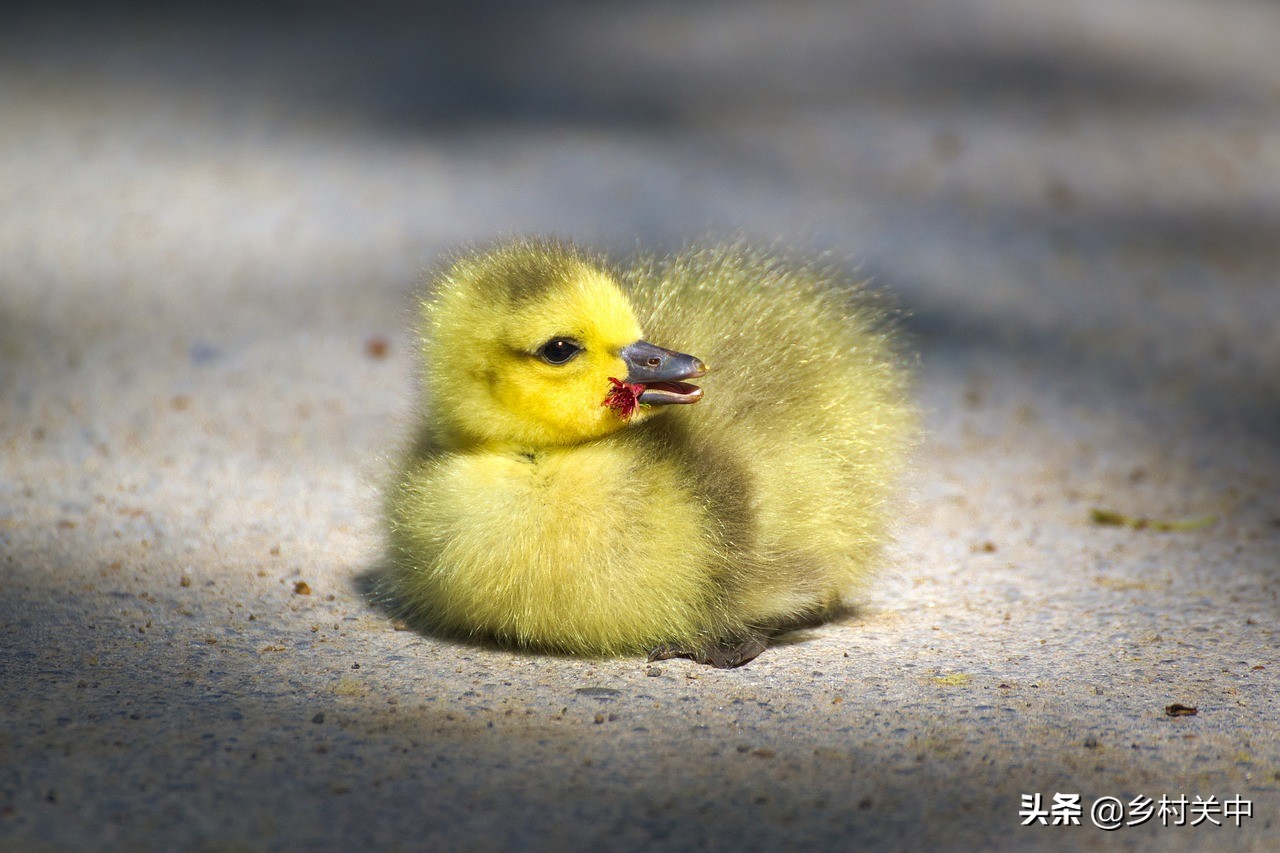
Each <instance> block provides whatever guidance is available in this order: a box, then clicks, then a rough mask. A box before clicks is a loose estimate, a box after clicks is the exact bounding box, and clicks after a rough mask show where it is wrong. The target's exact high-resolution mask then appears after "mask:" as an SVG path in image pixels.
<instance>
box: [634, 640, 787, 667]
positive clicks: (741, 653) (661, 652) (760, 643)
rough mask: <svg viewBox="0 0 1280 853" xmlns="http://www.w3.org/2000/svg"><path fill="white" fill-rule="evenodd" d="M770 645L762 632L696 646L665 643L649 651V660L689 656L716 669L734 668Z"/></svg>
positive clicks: (690, 658)
mask: <svg viewBox="0 0 1280 853" xmlns="http://www.w3.org/2000/svg"><path fill="white" fill-rule="evenodd" d="M768 645H769V643H768V641H767V640H766V639H765V638H764V636H763V635H761V634H755V635H752V636H750V637H748V638H747V639H745V640H724V641H722V642H710V643H706V644H704V645H701V646H697V647H695V648H685V647H684V646H681V645H677V644H675V643H663V644H662V645H660V646H658V647H657V648H655V649H654V650H653V651H651V652H649V660H650V661H658V660H670V659H671V658H688V659H689V660H691V661H694V662H696V663H702V664H706V665H707V666H714V667H715V668H716V669H734V668H736V667H739V666H742V665H744V664H747V663H750V662H751V661H753V660H755V659H756V657H757V656H759V654H760V653H761V652H763V651H764V650H765V649H766V648H767V647H768Z"/></svg>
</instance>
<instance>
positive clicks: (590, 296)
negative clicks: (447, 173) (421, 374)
mask: <svg viewBox="0 0 1280 853" xmlns="http://www.w3.org/2000/svg"><path fill="white" fill-rule="evenodd" d="M423 311H424V319H425V327H426V333H427V334H426V340H425V341H424V347H425V355H426V359H425V365H426V374H427V375H426V381H427V386H428V388H429V391H430V395H431V398H432V400H433V407H432V418H433V421H434V423H435V424H436V425H437V428H438V432H439V433H440V434H441V436H442V437H443V438H444V439H445V440H446V441H447V442H448V443H450V444H454V445H474V444H481V445H492V444H510V445H515V446H519V447H526V448H542V447H561V446H566V445H571V444H577V443H580V442H583V441H589V440H591V439H595V438H600V437H602V436H605V435H608V434H609V433H612V432H614V431H616V430H618V429H621V428H622V427H624V426H626V425H627V424H628V423H634V422H636V421H639V420H642V419H644V418H647V417H649V416H650V415H651V414H652V411H653V408H652V407H656V406H662V405H666V404H677V403H693V402H696V401H697V400H698V399H699V398H700V397H701V396H702V390H701V389H700V388H698V387H696V386H694V385H690V384H688V383H687V382H686V381H685V380H687V379H696V378H697V377H699V376H702V375H703V374H704V373H706V368H705V367H704V366H703V364H702V362H701V361H699V360H698V359H697V358H694V357H693V356H689V355H684V354H682V353H678V352H673V351H671V350H667V349H663V348H661V347H657V346H654V345H652V344H650V343H647V342H646V341H644V340H642V338H643V334H642V331H641V328H640V324H639V323H638V322H637V320H636V317H635V312H634V311H633V310H632V308H631V304H630V302H628V300H627V298H626V296H625V295H624V294H623V292H622V290H621V289H620V288H619V286H618V284H617V282H616V281H615V280H614V278H613V277H612V276H611V275H610V274H609V273H608V272H607V271H606V269H605V268H604V267H603V266H602V265H601V264H599V263H598V262H595V261H593V260H591V259H590V258H588V257H586V256H585V255H583V254H581V253H580V252H579V251H577V250H576V249H574V248H572V247H570V246H566V245H563V244H560V243H543V242H539V243H532V242H520V243H514V244H510V245H507V246H504V247H502V248H499V249H497V250H494V251H491V252H488V253H486V254H481V255H474V256H470V257H466V258H463V259H461V260H459V261H457V262H456V263H454V265H453V266H452V267H451V268H450V269H449V270H448V271H447V272H446V273H445V274H444V275H443V277H442V278H441V280H440V282H439V286H438V288H437V293H436V296H435V298H434V299H431V300H429V301H428V302H426V303H425V304H424V307H423Z"/></svg>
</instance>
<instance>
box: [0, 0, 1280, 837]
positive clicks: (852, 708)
mask: <svg viewBox="0 0 1280 853" xmlns="http://www.w3.org/2000/svg"><path fill="white" fill-rule="evenodd" d="M1277 44H1280V6H1277V5H1276V4H1274V3H1270V2H1263V0H1232V1H1231V2H1227V0H1159V2H1157V0H1068V2H1059V3H1051V4H1048V3H1041V4H1032V3H1019V2H1011V1H1010V0H954V1H953V2H948V3H936V2H923V0H920V2H917V0H898V2H889V0H884V2H823V0H812V2H810V1H809V0H801V2H787V3H782V2H699V3H676V2H653V1H652V0H638V1H637V2H626V3H622V2H612V0H605V1H604V2H595V3H588V2H571V0H563V2H545V3H516V2H494V3H430V2H428V3H409V2H368V3H362V4H345V3H306V4H304V3H296V4H289V3H241V2H231V3H222V4H217V5H210V4H200V3H171V4H152V3H115V4H110V5H105V6H104V5H102V4H88V3H84V4H76V3H50V4H27V7H26V8H22V6H21V4H7V5H6V6H5V7H4V9H3V11H0V439H3V442H4V444H3V447H2V449H0V549H2V552H3V557H2V558H0V559H3V561H4V562H3V564H0V578H3V581H2V582H0V628H2V629H3V632H4V633H3V635H0V636H2V638H0V683H3V690H0V843H5V844H9V845H12V846H13V849H32V846H33V845H36V846H38V845H40V844H44V845H48V846H49V847H51V848H74V847H93V846H99V845H106V846H118V847H122V848H124V847H128V848H131V849H132V848H135V847H138V846H139V845H140V846H143V847H147V846H150V847H154V848H156V849H159V848H167V847H171V846H176V845H179V844H182V845H194V846H197V847H200V846H204V847H209V848H216V849H227V848H233V847H234V848H240V847H243V848H245V849H277V848H285V847H291V846H295V845H301V846H317V847H325V846H333V847H347V846H351V845H354V844H379V845H380V846H387V847H392V848H395V847H407V848H416V847H418V846H419V843H424V844H427V843H429V844H431V845H436V846H440V847H441V849H449V848H452V849H486V848H491V847H505V846H518V847H531V848H547V849H550V848H552V847H561V848H563V847H568V848H584V849H585V848H586V847H591V846H598V845H601V844H604V845H606V846H613V847H616V848H619V849H630V848H641V847H646V848H647V847H652V846H658V847H665V848H672V849H682V848H687V847H695V846H701V847H707V848H713V849H728V848H729V847H734V846H739V847H741V846H745V847H748V848H752V847H754V848H760V849H766V848H771V847H772V848H776V847H779V846H783V847H785V846H795V847H813V848H837V847H838V848H840V849H848V848H849V847H851V846H854V845H855V844H871V845H876V844H879V845H885V846H911V845H915V844H921V843H946V844H955V845H959V846H965V847H975V848H978V847H981V848H989V847H993V846H1015V847H1022V846H1041V845H1045V846H1048V845H1049V844H1051V843H1052V844H1054V845H1057V844H1060V843H1063V841H1062V839H1063V838H1067V843H1069V844H1080V845H1092V844H1096V843H1101V842H1103V841H1107V842H1123V841H1124V840H1125V839H1126V838H1127V839H1129V842H1130V843H1132V839H1134V838H1135V837H1140V838H1142V839H1144V840H1145V841H1147V842H1151V841H1158V843H1160V844H1161V845H1162V846H1169V847H1170V848H1171V849H1178V848H1179V847H1184V848H1185V849H1205V848H1206V847H1215V846H1224V847H1226V846H1230V847H1232V848H1233V849H1243V848H1249V847H1255V848H1256V849H1265V845H1266V844H1267V843H1268V842H1267V839H1268V837H1272V838H1273V836H1269V833H1273V832H1274V820H1276V819H1277V806H1280V739H1278V735H1280V728H1278V727H1277V724H1276V723H1275V720H1274V715H1273V713H1270V712H1269V711H1268V710H1267V709H1268V708H1270V707H1271V703H1272V702H1273V697H1274V695H1275V694H1276V691H1277V689H1280V684H1278V683H1277V681H1276V675H1275V673H1276V672H1277V670H1278V669H1280V661H1278V660H1276V659H1275V650H1276V648H1277V641H1278V639H1280V637H1278V635H1277V627H1278V623H1280V615H1278V608H1280V605H1278V603H1277V602H1278V598H1277V596H1278V595H1280V446H1278V445H1280V53H1277V50H1276V45H1277ZM510 234H530V235H534V234H554V235H558V236H561V237H566V238H570V239H573V240H575V241H578V242H580V243H583V244H584V245H588V246H591V247H594V248H598V249H601V250H604V251H607V252H610V253H612V254H614V255H615V256H617V257H619V258H625V257H626V255H627V254H628V253H631V252H634V251H635V250H636V249H637V248H640V247H642V248H644V249H646V250H664V249H675V248H678V247H681V246H683V245H685V244H686V243H688V242H690V241H694V240H705V239H716V238H721V237H736V236H742V237H746V238H747V239H750V240H753V241H757V242H762V243H765V244H776V245H781V246H787V247H790V248H795V249H799V250H801V251H806V252H810V253H813V254H826V256H827V257H828V258H829V259H830V260H832V261H833V262H835V263H837V264H839V265H842V266H844V267H846V268H848V269H849V270H850V271H851V272H855V273H856V274H858V275H860V276H863V277H869V278H870V279H871V280H872V281H873V284H874V285H875V286H878V287H883V288H886V289H889V290H891V291H892V292H894V293H895V294H896V296H897V299H898V302H899V303H900V304H901V305H902V306H903V308H904V310H905V311H906V312H907V314H908V317H907V319H906V321H905V325H906V327H907V329H908V331H909V332H910V334H911V335H912V337H913V340H914V342H915V345H916V347H917V349H918V350H919V352H920V369H919V380H918V395H919V398H920V401H921V405H922V408H923V409H924V411H925V415H926V421H927V427H928V432H929V437H928V439H927V440H926V442H925V443H924V446H922V448H921V450H920V453H919V459H918V464H917V471H916V473H915V475H914V476H913V479H912V481H911V483H910V484H909V501H908V503H909V506H910V509H909V510H908V511H907V512H906V514H905V517H904V520H903V523H902V525H901V529H900V531H899V536H898V544H897V546H896V548H895V551H894V554H893V559H892V561H891V563H892V565H891V567H890V569H889V570H888V571H887V573H886V577H885V579H884V581H883V583H882V584H881V585H880V587H879V588H878V589H877V590H876V591H875V592H874V593H873V595H872V600H871V601H870V602H869V603H868V604H867V605H866V607H865V609H864V610H863V611H862V612H861V613H860V615H859V616H858V617H857V618H854V619H852V620H848V621H845V622H842V623H839V624H836V625H831V626H825V627H823V628H820V629H817V630H816V631H813V632H809V633H807V634H805V635H803V636H800V637H798V638H797V639H796V641H795V642H794V643H793V644H790V645H787V646H785V647H784V648H782V649H780V650H778V651H777V652H775V653H771V654H769V655H767V656H766V657H765V658H762V659H761V660H760V661H759V662H758V663H757V664H753V665H752V666H751V667H748V668H747V669H745V670H742V671H738V672H735V673H728V674H725V673H703V672H697V673H695V672H693V671H692V670H688V671H687V672H686V670H685V669H683V668H681V667H679V666H676V665H668V666H665V667H664V672H663V674H662V675H660V676H655V677H649V676H648V675H646V673H645V670H644V667H643V665H642V662H640V661H607V662H601V661H576V660H565V659H556V658H549V659H547V658H538V657H536V656H523V655H512V654H508V653H503V652H498V651H495V650H488V649H477V648H472V647H468V646H456V645H450V644H445V643H441V642H440V641H437V640H430V639H426V638H422V637H418V636H416V635H413V634H412V633H410V632H397V631H393V630H392V629H391V628H390V627H389V624H388V622H387V620H386V617H385V615H384V614H382V613H380V612H379V611H378V610H377V609H375V608H373V607H371V606H370V605H369V604H368V603H367V602H366V601H365V600H364V598H363V596H362V594H361V589H360V585H359V582H358V580H357V579H358V578H359V577H360V576H361V575H362V573H364V572H366V571H367V570H368V568H369V566H370V565H372V563H373V562H374V561H375V560H376V557H377V552H378V548H379V541H380V540H379V535H378V531H377V507H378V497H377V495H378V489H379V488H380V483H381V480H382V478H383V477H384V476H385V473H384V467H385V459H386V457H387V456H388V455H389V454H391V453H392V452H393V451H394V448H395V447H396V446H397V442H399V441H400V440H401V437H402V435H403V433H404V430H405V424H406V422H407V421H408V419H409V417H410V412H411V409H412V401H413V395H414V382H415V378H414V372H415V371H414V362H413V346H414V342H413V339H412V336H413V332H412V329H411V323H412V315H413V306H414V298H415V297H414V292H415V290H416V289H417V288H418V287H419V286H420V283H421V280H422V276H423V274H424V271H425V270H427V269H429V268H430V267H431V266H432V265H433V264H435V263H437V262H438V261H439V259H440V258H441V257H442V253H443V252H446V251H448V250H452V249H456V248H458V247H460V246H466V245H469V244H477V243H479V244H483V243H485V242H488V241H491V240H493V239H495V238H498V237H501V236H503V235H510ZM1095 508H1106V509H1112V510H1115V511H1118V512H1121V513H1124V514H1127V515H1129V516H1131V517H1133V518H1138V517H1147V518H1155V519H1158V520H1160V519H1163V520H1179V519H1203V518H1208V517H1213V518H1216V519H1217V521H1216V522H1215V523H1214V524H1212V525H1209V526H1206V527H1201V528H1199V529H1197V530H1194V531H1187V532H1182V533H1169V534H1158V533H1156V532H1153V531H1151V530H1145V531H1143V530H1130V529H1124V528H1114V527H1099V526H1097V525H1094V524H1092V523H1091V522H1090V521H1089V518H1090V515H1089V514H1090V510H1091V509H1095ZM299 582H303V583H305V584H306V587H307V589H309V590H311V594H302V593H300V592H299V591H298V590H299V587H298V583H299ZM356 664H359V665H361V667H362V668H360V669H359V670H357V669H356V668H355V667H354V665H356ZM695 676H696V677H695ZM584 691H585V692H584ZM592 691H595V692H592ZM602 691H603V692H602ZM608 691H613V692H608ZM468 694H469V695H468ZM393 700H394V701H393ZM837 700H838V701H837ZM1174 701H1178V702H1185V703H1186V704H1188V705H1197V706H1198V707H1199V708H1200V713H1199V714H1197V715H1196V716H1195V717H1187V718H1179V719H1176V720H1175V719H1172V718H1168V717H1167V716H1166V715H1165V714H1164V710H1163V709H1164V708H1165V707H1166V706H1167V705H1168V704H1169V703H1171V702H1174ZM602 715H603V717H604V722H603V723H601V722H599V720H600V717H601V716H602ZM695 717H697V718H699V719H697V720H695V719H694V718H695ZM317 718H318V721H317ZM890 719H892V721H893V722H892V724H890V723H889V722H888V720H890ZM1088 744H1092V745H1091V746H1090V745H1088ZM1053 785H1057V786H1060V787H1059V788H1058V789H1059V790H1074V791H1078V792H1079V793H1081V794H1083V795H1085V802H1086V805H1087V803H1088V802H1089V801H1091V799H1092V798H1093V797H1097V796H1103V795H1115V796H1121V797H1124V798H1125V799H1126V800H1127V799H1128V798H1129V797H1132V796H1135V795H1138V794H1145V795H1147V796H1152V797H1158V796H1160V795H1161V794H1163V793H1170V794H1178V793H1182V794H1186V795H1188V796H1193V795H1201V796H1206V797H1207V796H1209V795H1210V794H1214V795H1217V796H1218V797H1219V798H1221V797H1223V796H1225V795H1236V794H1247V795H1248V796H1251V797H1253V798H1254V800H1255V801H1256V802H1255V813H1256V817H1255V818H1254V819H1253V820H1252V822H1246V826H1245V827H1244V828H1242V829H1226V828H1223V829H1217V830H1213V829H1210V830H1209V832H1210V834H1208V835H1206V834H1205V831H1204V830H1205V828H1204V827H1200V828H1197V829H1195V830H1192V829H1191V828H1185V829H1183V830H1178V831H1177V832H1173V831H1172V830H1167V831H1164V834H1161V831H1160V830H1159V828H1158V827H1155V826H1154V825H1148V826H1144V827H1140V828H1133V829H1126V830H1124V831H1121V832H1119V833H1116V834H1107V833H1102V832H1100V831H1099V830H1096V829H1095V828H1093V827H1091V826H1088V825H1087V824H1088V818H1087V816H1086V819H1085V823H1086V826H1083V827H1075V828H1071V829H1069V830H1065V831H1064V833H1063V834H1062V835H1061V836H1051V835H1048V834H1045V832H1041V833H1039V834H1036V833H1035V832H1034V830H1035V829H1036V828H1035V827H1031V828H1026V829H1021V828H1020V827H1019V826H1018V824H1019V822H1020V820H1019V817H1018V806H1019V797H1020V795H1021V794H1022V793H1030V792H1032V791H1036V790H1043V791H1044V792H1045V793H1046V796H1050V795H1051V794H1052V793H1053V790H1054V789H1052V788H1051V787H1050V786H1053ZM504 815H505V816H506V817H507V818H509V820H510V823H505V822H503V819H502V816H504ZM1066 832H1070V833H1071V835H1070V837H1069V838H1068V837H1067V836H1066ZM1169 832H1173V834H1172V835H1170V834H1169ZM1214 832H1216V833H1217V834H1216V835H1215V834H1212V833H1214ZM1020 833H1021V834H1020ZM1142 833H1146V834H1145V835H1144V834H1142Z"/></svg>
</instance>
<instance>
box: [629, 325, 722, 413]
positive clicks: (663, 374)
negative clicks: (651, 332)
mask: <svg viewBox="0 0 1280 853" xmlns="http://www.w3.org/2000/svg"><path fill="white" fill-rule="evenodd" d="M620 354H621V356H622V360H623V361H625V362H626V363H627V379H626V381H627V383H628V384H631V385H641V386H643V387H644V390H643V391H642V392H641V393H640V396H639V397H638V398H637V399H638V401H639V402H641V403H644V404H646V405H650V406H665V405H668V404H670V403H696V402H698V400H700V399H702V389H701V388H699V387H698V386H697V385H690V384H689V383H688V382H685V381H684V380H686V379H697V378H698V377H699V376H705V375H706V373H707V366H706V365H705V364H703V363H702V360H701V359H698V358H694V357H693V356H691V355H685V354H684V353H682V352H674V351H672V350H669V349H663V348H662V347H657V346H654V345H653V344H651V343H649V342H647V341H636V342H635V343H634V344H628V345H627V346H625V347H623V348H622V352H621V353H620Z"/></svg>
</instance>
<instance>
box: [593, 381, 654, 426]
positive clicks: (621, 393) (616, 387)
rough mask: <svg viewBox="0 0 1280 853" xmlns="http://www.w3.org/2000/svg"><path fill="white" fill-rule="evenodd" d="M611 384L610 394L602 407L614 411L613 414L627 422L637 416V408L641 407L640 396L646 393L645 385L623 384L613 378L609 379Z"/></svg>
mask: <svg viewBox="0 0 1280 853" xmlns="http://www.w3.org/2000/svg"><path fill="white" fill-rule="evenodd" d="M609 382H610V383H611V387H610V388H609V393H608V395H606V396H605V398H604V402H603V403H601V404H600V405H602V406H606V407H608V408H610V409H613V413H614V414H615V415H617V416H618V417H620V418H622V420H624V421H625V420H627V419H629V418H630V417H631V416H632V415H633V414H635V411H636V408H637V407H638V406H639V405H640V395H641V394H643V393H644V385H642V384H640V383H639V382H634V383H632V382H623V381H622V380H620V379H614V378H613V377H612V376H610V377H609Z"/></svg>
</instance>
